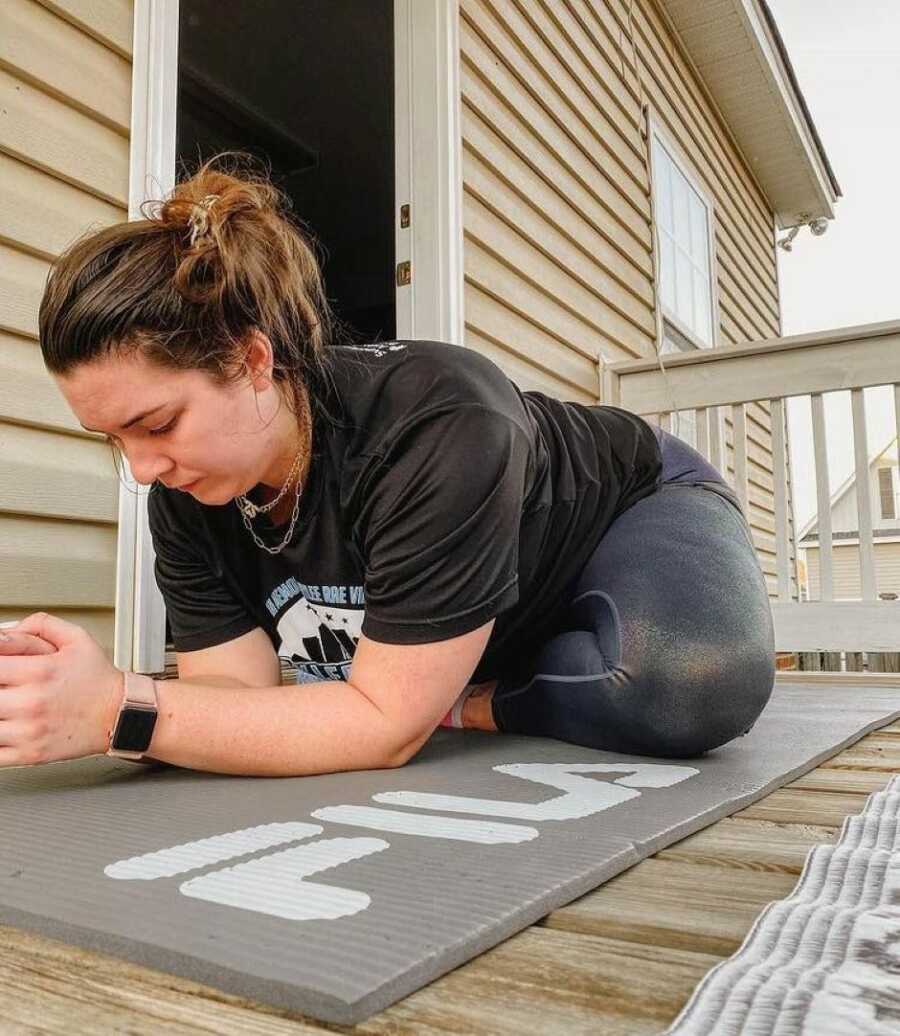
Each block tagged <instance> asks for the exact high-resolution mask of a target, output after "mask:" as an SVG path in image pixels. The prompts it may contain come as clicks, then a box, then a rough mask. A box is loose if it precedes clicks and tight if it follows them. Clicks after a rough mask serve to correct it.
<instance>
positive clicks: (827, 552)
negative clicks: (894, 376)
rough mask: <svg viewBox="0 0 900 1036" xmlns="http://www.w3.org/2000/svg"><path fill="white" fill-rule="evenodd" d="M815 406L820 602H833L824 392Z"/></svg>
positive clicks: (815, 394) (816, 398) (812, 399)
mask: <svg viewBox="0 0 900 1036" xmlns="http://www.w3.org/2000/svg"><path fill="white" fill-rule="evenodd" d="M809 398H810V403H811V405H812V427H813V451H814V454H815V464H816V506H817V507H818V512H817V520H816V527H817V529H818V533H819V600H821V601H833V600H834V563H833V561H834V552H833V550H832V546H833V541H832V534H831V488H830V486H831V483H830V482H829V478H828V449H827V447H826V442H827V440H826V438H825V407H824V404H823V401H822V393H821V392H813V393H812V395H811V396H810V397H809Z"/></svg>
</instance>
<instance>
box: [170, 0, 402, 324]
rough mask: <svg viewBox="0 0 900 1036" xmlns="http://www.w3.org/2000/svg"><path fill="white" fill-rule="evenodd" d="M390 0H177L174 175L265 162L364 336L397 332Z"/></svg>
mask: <svg viewBox="0 0 900 1036" xmlns="http://www.w3.org/2000/svg"><path fill="white" fill-rule="evenodd" d="M393 13H394V0H291V2H290V3H285V2H284V0H254V2H253V3H235V4H224V5H223V4H222V3H221V0H181V3H180V13H179V30H178V31H179V41H178V112H177V120H176V123H177V131H176V144H175V146H176V156H175V157H176V170H177V173H176V175H177V178H178V179H183V178H184V175H186V173H185V169H186V168H187V171H188V172H189V171H192V170H193V169H195V168H196V166H197V165H198V164H199V162H200V161H203V160H205V159H207V158H209V157H211V156H212V155H213V154H215V153H217V152H218V151H223V150H227V149H231V148H235V149H239V150H242V151H248V152H250V153H251V154H253V155H255V156H257V157H260V158H264V159H265V160H266V162H267V163H268V164H269V165H270V167H271V170H272V173H271V175H272V179H273V181H274V182H275V183H276V185H277V186H278V187H279V188H280V189H281V190H283V191H284V192H285V193H286V194H288V195H289V196H290V198H291V199H292V201H293V211H294V213H295V214H296V215H297V216H298V217H299V219H300V220H301V221H303V223H305V224H306V226H307V227H308V229H309V231H310V232H311V233H312V234H313V235H314V236H315V237H316V238H317V239H318V241H319V242H320V246H321V247H320V249H319V251H318V254H319V255H320V257H321V261H322V272H323V275H324V278H325V287H326V291H327V294H328V297H329V299H330V300H331V303H332V306H333V308H334V310H335V312H336V313H337V315H338V316H339V317H340V318H341V319H342V320H344V321H345V322H347V323H349V324H350V325H351V327H352V328H353V329H354V330H355V331H356V332H357V333H358V340H360V341H379V340H387V339H392V338H394V337H395V336H396V309H395V298H394V292H395V279H394V267H395V249H394V18H393Z"/></svg>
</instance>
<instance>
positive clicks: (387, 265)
mask: <svg viewBox="0 0 900 1036" xmlns="http://www.w3.org/2000/svg"><path fill="white" fill-rule="evenodd" d="M457 26H458V9H457V0H295V2H293V3H291V4H284V3H283V2H281V0H258V2H256V3H254V4H245V5H234V6H232V7H231V8H230V9H229V10H228V13H227V15H226V14H224V13H223V11H222V8H221V5H219V4H217V3H216V0H136V3H135V24H134V73H133V74H134V81H133V96H132V139H131V179H130V211H129V217H130V218H132V219H134V218H139V217H140V212H139V209H138V206H139V205H140V203H141V202H142V201H143V200H144V199H145V198H147V197H162V196H163V195H164V194H166V193H168V191H170V190H171V189H172V187H173V186H174V184H175V182H176V180H177V179H181V178H182V177H183V176H184V175H185V172H186V171H185V166H186V165H187V166H189V169H188V171H191V170H193V169H194V168H196V166H197V164H198V161H200V160H205V159H207V158H209V157H210V156H211V155H213V154H215V153H217V152H219V151H222V150H225V149H231V148H234V149H240V150H243V151H248V152H250V153H251V154H254V155H257V156H259V157H263V158H265V159H266V161H267V162H268V164H269V166H270V168H271V175H272V179H273V181H274V182H275V183H276V184H277V186H278V187H279V188H280V189H281V190H283V191H284V192H285V193H287V194H288V195H289V196H290V198H291V200H292V202H293V211H294V212H295V213H296V215H297V216H298V217H299V218H300V219H301V220H302V221H303V222H305V223H306V224H307V225H308V227H309V230H310V231H311V232H312V234H313V235H314V236H315V238H316V239H317V240H318V241H319V242H320V245H321V248H320V249H319V254H320V256H321V259H322V270H323V275H324V278H325V286H326V292H327V294H328V297H329V299H330V300H331V303H332V306H333V308H334V310H335V312H336V313H337V315H338V316H339V317H340V318H341V319H343V320H345V321H347V322H348V323H349V324H351V325H352V326H353V327H354V328H355V329H356V331H357V332H358V333H359V335H360V337H361V338H362V339H363V340H377V339H391V338H410V337H419V338H435V339H440V340H443V341H450V342H456V343H458V344H462V342H463V316H462V297H463V274H462V215H461V212H462V187H461V183H462V178H461V171H460V154H459V151H460V143H459V142H460V127H459V79H458V60H459V59H458V55H459V47H458V42H457ZM125 476H126V478H127V480H128V484H129V489H130V490H131V492H127V491H123V492H121V493H120V503H119V545H118V564H117V580H116V633H115V657H114V663H115V665H117V666H119V667H120V668H127V669H133V670H134V671H136V672H145V673H157V672H162V671H163V670H164V668H165V649H166V643H167V637H168V630H167V622H166V616H165V607H164V603H163V599H162V595H161V594H160V592H159V589H158V588H157V586H156V581H155V578H154V574H153V561H154V555H153V547H152V540H151V537H150V531H149V526H148V524H147V508H146V493H147V487H140V486H137V484H136V483H134V481H133V480H132V478H131V471H130V469H129V468H128V465H127V462H126V465H125Z"/></svg>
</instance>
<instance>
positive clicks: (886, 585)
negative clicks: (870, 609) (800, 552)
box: [806, 542, 900, 601]
mask: <svg viewBox="0 0 900 1036" xmlns="http://www.w3.org/2000/svg"><path fill="white" fill-rule="evenodd" d="M874 550H875V592H876V594H880V593H887V592H890V593H895V594H900V543H878V542H876V543H875V547H874ZM832 559H833V560H832V564H833V569H834V599H835V600H836V601H839V600H856V601H858V600H860V599H861V598H862V583H861V580H860V576H859V546H858V545H857V544H855V543H854V544H846V545H844V546H840V545H838V544H835V547H834V551H833V554H832ZM806 566H807V573H808V579H809V599H810V600H811V601H818V600H821V594H822V589H821V582H820V579H821V576H820V572H821V568H820V559H819V548H818V547H808V548H807V549H806Z"/></svg>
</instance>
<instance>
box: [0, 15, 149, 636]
mask: <svg viewBox="0 0 900 1036" xmlns="http://www.w3.org/2000/svg"><path fill="white" fill-rule="evenodd" d="M131 34H132V6H131V0H104V2H103V3H102V4H97V3H90V2H88V0H52V2H51V0H46V2H44V3H37V2H35V0H4V3H3V5H2V8H0V109H2V113H3V117H2V119H0V182H2V183H3V190H2V194H0V270H2V273H0V284H2V290H0V621H4V620H9V619H19V618H23V617H24V616H25V615H27V614H30V613H31V612H34V611H49V612H51V613H53V614H54V615H58V616H60V617H61V618H64V619H67V620H69V621H71V622H75V623H77V624H78V625H80V626H82V627H83V628H85V629H87V630H88V631H89V632H90V633H91V634H92V635H93V636H95V637H96V638H97V640H98V641H99V642H100V643H101V644H102V645H103V647H104V648H105V649H106V650H107V651H108V652H109V654H110V657H111V656H112V649H113V630H114V602H115V564H116V530H117V521H118V488H119V483H118V478H117V475H116V471H115V467H114V464H113V459H112V454H111V452H110V448H109V447H108V446H107V445H106V444H105V443H104V442H103V441H102V437H101V436H99V435H96V434H94V433H89V432H85V431H83V430H82V428H81V427H80V425H79V424H78V421H77V420H76V418H75V417H74V415H73V414H72V413H71V411H70V410H69V408H68V405H67V404H66V402H65V399H64V398H63V396H62V395H61V393H60V392H59V391H58V389H57V387H56V383H55V382H54V380H53V379H52V378H51V377H50V376H49V375H48V374H47V372H46V370H45V368H44V365H43V362H42V359H41V353H40V348H39V346H38V334H37V331H38V329H37V315H38V306H39V303H40V299H41V296H42V294H43V289H44V284H45V280H46V276H47V273H48V270H49V266H50V263H51V262H52V260H53V259H54V258H55V257H56V256H58V255H59V253H60V252H61V251H62V250H63V249H64V248H65V247H66V245H67V244H69V243H70V242H71V241H72V240H74V239H75V238H76V237H79V236H80V235H81V234H82V233H84V232H85V231H86V230H88V229H89V228H93V229H99V228H100V227H101V226H105V225H107V224H109V223H114V222H118V221H120V220H123V219H127V216H128V161H129V140H128V138H129V125H130V109H131Z"/></svg>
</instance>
